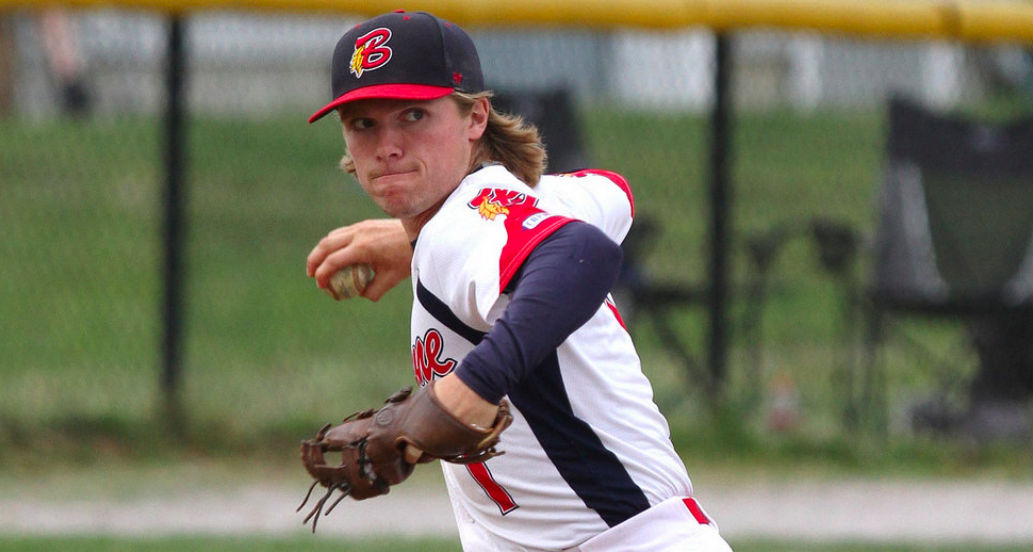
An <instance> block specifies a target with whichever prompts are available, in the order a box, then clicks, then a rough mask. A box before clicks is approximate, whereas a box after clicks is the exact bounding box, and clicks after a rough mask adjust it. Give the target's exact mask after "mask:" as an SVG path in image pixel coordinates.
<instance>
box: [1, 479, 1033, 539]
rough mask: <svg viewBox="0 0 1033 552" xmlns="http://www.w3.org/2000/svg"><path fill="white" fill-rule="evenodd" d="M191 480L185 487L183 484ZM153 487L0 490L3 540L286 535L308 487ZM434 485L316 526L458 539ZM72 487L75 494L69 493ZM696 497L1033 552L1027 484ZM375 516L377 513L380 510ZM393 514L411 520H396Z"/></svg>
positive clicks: (841, 534)
mask: <svg viewBox="0 0 1033 552" xmlns="http://www.w3.org/2000/svg"><path fill="white" fill-rule="evenodd" d="M188 483H189V482H188ZM193 483H194V484H185V485H184V486H178V485H173V484H164V485H157V486H156V488H155V491H156V492H154V493H148V492H146V491H134V492H126V493H120V492H117V491H116V490H112V489H107V490H105V491H103V492H101V491H99V490H97V489H92V490H91V489H89V488H82V487H81V486H80V487H79V488H73V489H72V490H71V492H70V494H71V496H62V493H61V492H60V491H59V490H57V489H50V490H47V491H41V490H40V489H42V487H39V486H36V487H33V486H28V487H19V486H18V485H17V484H16V483H11V482H8V483H7V484H5V485H2V486H0V489H2V490H3V492H2V494H0V534H3V533H6V534H82V533H100V534H125V535H138V536H139V535H151V536H154V535H167V534H175V533H192V534H229V535H233V534H247V535H254V534H270V535H276V534H286V533H290V532H301V531H305V530H306V528H303V527H302V526H301V524H300V522H301V517H302V516H301V515H300V514H296V513H295V512H294V509H295V507H296V506H297V504H298V503H299V502H300V498H301V495H302V494H303V490H304V485H298V486H296V485H294V484H293V482H291V484H285V483H268V484H254V483H249V484H247V485H245V486H239V487H235V486H233V485H232V484H216V485H206V484H201V485H198V484H197V483H198V482H196V481H194V482H193ZM438 483H439V482H436V481H421V482H417V483H415V484H413V485H410V486H405V485H403V486H400V487H396V488H395V489H394V490H392V492H391V494H389V495H387V496H385V497H380V498H377V499H375V500H369V501H364V502H361V503H360V502H354V501H344V502H342V503H341V504H340V505H339V506H338V508H337V509H336V510H335V511H334V512H333V514H332V515H330V516H329V517H326V518H323V520H322V521H321V522H320V525H319V529H320V531H319V533H320V535H322V536H323V537H328V536H329V537H333V536H334V535H340V534H344V533H347V534H352V535H354V534H359V533H362V534H371V535H372V534H393V535H398V534H402V535H425V534H432V535H444V536H449V535H455V527H454V523H453V521H452V516H451V509H450V507H449V503H448V498H447V497H446V496H445V494H444V491H443V487H442V486H441V485H440V484H438ZM73 487H74V486H73ZM696 497H697V498H698V499H699V500H700V502H701V503H702V504H703V505H704V508H706V509H707V511H708V512H709V513H710V514H711V515H712V516H713V517H714V518H715V519H716V520H717V521H718V523H719V525H720V527H721V532H722V533H723V534H724V535H725V536H726V537H727V538H729V539H736V538H758V537H775V538H787V539H808V540H862V541H894V542H905V541H907V542H910V541H914V542H951V541H953V542H960V541H983V542H1000V543H1009V542H1010V543H1014V542H1021V543H1024V542H1030V543H1033V480H1025V481H1018V482H1016V481H1007V480H959V481H953V480H945V479H935V480H906V479H877V480H872V479H836V480H828V479H806V478H792V479H787V480H777V479H773V478H766V479H765V478H753V479H748V480H738V481H715V482H706V483H705V484H704V483H702V482H700V481H698V480H697V481H696ZM378 512H379V513H378ZM399 512H405V513H407V514H408V515H407V516H406V518H405V519H404V522H401V523H400V522H399V521H398V514H399Z"/></svg>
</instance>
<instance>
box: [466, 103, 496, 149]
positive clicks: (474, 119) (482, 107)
mask: <svg viewBox="0 0 1033 552" xmlns="http://www.w3.org/2000/svg"><path fill="white" fill-rule="evenodd" d="M490 113H491V104H490V103H489V102H488V98H477V101H476V102H474V104H473V107H472V108H471V109H470V127H469V133H468V136H469V138H470V141H471V142H475V141H477V140H480V139H481V136H483V135H484V130H485V129H486V128H488V115H489V114H490Z"/></svg>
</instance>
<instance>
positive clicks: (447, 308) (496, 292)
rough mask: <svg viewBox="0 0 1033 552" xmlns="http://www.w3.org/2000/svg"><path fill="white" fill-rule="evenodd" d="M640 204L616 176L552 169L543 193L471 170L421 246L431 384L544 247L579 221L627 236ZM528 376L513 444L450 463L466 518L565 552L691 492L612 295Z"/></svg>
mask: <svg viewBox="0 0 1033 552" xmlns="http://www.w3.org/2000/svg"><path fill="white" fill-rule="evenodd" d="M632 214H633V204H632V201H631V193H630V190H629V189H628V188H627V186H626V183H625V182H624V179H623V178H622V177H620V176H619V175H616V174H615V173H606V172H604V171H582V172H579V173H573V174H570V175H559V176H557V175H550V176H544V177H542V181H541V182H540V184H539V185H538V186H537V187H536V188H534V189H532V188H530V187H528V186H527V185H525V184H524V183H522V182H520V181H519V180H518V179H517V178H516V177H514V176H513V175H512V174H510V173H509V172H508V171H507V170H506V169H505V168H503V167H501V166H488V167H485V168H483V169H481V170H479V171H476V172H475V173H473V174H471V175H469V176H468V177H466V178H465V179H464V180H463V181H462V182H461V183H460V184H459V186H458V188H457V189H456V190H455V191H454V192H453V193H452V194H451V195H450V196H449V197H448V198H447V199H446V201H445V203H444V204H443V205H442V207H441V209H440V210H439V211H438V212H437V213H436V214H435V215H434V217H433V218H432V219H431V220H430V221H429V222H428V223H427V224H426V225H425V226H424V227H423V229H422V231H421V232H420V235H419V237H418V238H417V241H416V245H415V249H414V253H413V264H412V283H413V296H414V301H413V311H412V353H413V366H414V372H415V376H416V380H417V383H418V384H419V385H420V386H421V387H422V386H424V385H426V383H427V382H428V381H430V380H431V379H432V378H439V377H443V376H445V375H447V374H448V373H451V372H452V370H454V369H455V368H456V367H457V366H458V365H459V363H460V362H461V361H462V359H463V358H464V357H465V356H466V354H467V353H469V352H470V351H471V350H472V349H473V348H474V346H475V345H476V344H477V343H478V342H479V341H480V340H481V338H482V337H483V336H484V335H485V334H486V333H487V332H488V331H489V330H490V329H491V328H492V325H493V324H494V323H495V321H496V320H498V319H499V318H500V317H501V315H502V312H503V311H504V309H505V308H506V305H507V304H508V302H509V299H508V296H507V295H506V294H505V293H503V290H505V288H506V285H507V284H508V283H509V281H510V279H511V278H512V277H513V276H514V274H515V273H516V270H517V269H518V268H519V267H520V265H521V264H522V263H523V261H524V260H525V259H526V257H527V255H528V254H529V253H530V252H531V250H532V249H533V248H534V247H535V245H537V244H538V243H540V242H541V241H542V240H543V239H545V238H546V237H548V236H549V235H550V234H551V233H552V232H554V231H555V230H556V229H558V228H560V227H562V226H563V225H564V224H566V223H568V222H570V221H571V220H575V219H577V220H585V221H586V222H589V223H592V224H594V225H596V226H597V227H599V228H600V229H602V230H603V231H604V232H605V233H606V234H607V235H608V236H610V238H611V239H613V240H615V241H617V242H620V241H621V240H623V238H624V236H625V235H626V233H627V231H628V229H629V228H630V225H631V217H632ZM525 379H526V380H528V381H521V382H520V383H519V384H518V385H517V386H516V387H515V388H514V389H511V390H510V393H509V394H508V395H507V397H506V398H507V400H508V401H509V403H510V406H511V410H512V413H513V424H512V425H511V426H510V427H509V429H507V430H506V431H505V432H503V434H502V438H501V441H500V442H499V445H498V449H499V450H501V451H504V452H505V454H503V455H501V456H498V457H495V458H492V459H491V460H488V461H486V462H484V463H479V464H471V465H457V464H448V463H444V462H442V467H443V470H444V474H445V481H446V483H447V486H448V490H449V494H450V497H451V499H452V501H453V504H454V506H455V509H456V515H457V521H458V522H459V523H460V524H462V523H463V521H462V519H463V518H464V517H466V516H469V519H470V521H472V522H473V523H476V524H478V525H480V526H481V527H483V528H484V529H486V530H487V531H488V532H489V533H491V534H492V535H493V536H494V537H495V539H496V543H497V544H498V543H505V544H498V547H499V549H500V550H559V549H563V548H568V547H572V546H575V545H578V544H580V543H582V542H584V541H586V540H587V539H589V538H591V537H593V536H595V535H598V534H599V533H602V532H604V531H606V530H607V529H608V528H610V527H612V526H614V525H616V524H618V523H620V522H622V521H624V520H626V519H628V518H629V517H631V516H633V515H635V514H637V513H639V512H641V511H642V510H644V509H646V508H648V507H650V506H654V505H656V504H659V503H660V502H662V501H664V500H665V499H668V498H671V497H679V496H684V497H687V496H690V495H691V493H692V488H691V484H690V482H689V477H688V475H687V473H686V471H685V467H684V464H683V463H682V461H681V459H680V458H679V457H678V455H677V453H676V452H675V450H674V447H673V446H672V444H671V442H670V432H669V428H668V425H667V422H666V420H665V419H664V418H663V416H662V415H661V414H660V412H659V410H658V408H657V407H656V405H655V404H654V402H653V392H652V387H651V385H650V383H649V381H648V380H647V379H646V377H645V376H644V375H643V374H642V370H641V367H640V363H639V359H638V355H637V354H636V352H635V348H634V346H633V344H632V342H631V338H630V336H629V335H628V333H627V331H626V329H625V328H624V325H623V323H622V322H621V320H620V316H619V314H618V313H617V309H616V307H615V306H614V304H613V302H612V300H610V299H609V298H608V299H607V300H606V301H605V302H604V303H603V304H601V305H600V306H599V309H598V311H597V312H596V313H595V314H594V315H593V316H592V318H591V319H590V320H589V321H588V322H586V323H585V324H584V325H583V326H581V327H580V328H579V329H578V330H576V331H575V332H574V333H573V334H571V335H570V336H569V337H568V338H567V340H566V341H564V342H563V343H562V344H561V345H560V347H559V348H558V349H557V350H556V353H555V354H553V355H550V357H548V358H547V359H546V360H545V361H544V362H543V363H542V364H541V365H540V366H539V367H538V368H536V369H535V370H534V371H533V372H532V373H531V375H530V376H528V377H527V378H525ZM461 529H462V528H461ZM461 533H462V530H461Z"/></svg>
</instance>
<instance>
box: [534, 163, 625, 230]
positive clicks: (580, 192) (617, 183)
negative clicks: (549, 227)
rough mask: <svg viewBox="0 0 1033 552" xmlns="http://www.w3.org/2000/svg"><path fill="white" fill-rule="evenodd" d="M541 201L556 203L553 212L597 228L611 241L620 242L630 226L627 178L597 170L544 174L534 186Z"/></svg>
mask: <svg viewBox="0 0 1033 552" xmlns="http://www.w3.org/2000/svg"><path fill="white" fill-rule="evenodd" d="M536 192H538V193H539V194H540V195H541V196H542V198H543V202H546V201H548V202H549V204H550V205H551V204H553V203H555V204H556V206H557V207H556V211H557V212H567V213H571V215H572V216H574V217H575V218H578V219H580V220H583V221H585V222H587V223H589V224H591V225H593V226H595V227H596V228H599V229H600V230H602V231H603V233H604V234H606V235H607V236H608V237H609V238H610V239H611V240H613V241H615V242H617V243H621V242H622V241H623V240H624V238H625V237H626V236H627V234H628V230H630V229H631V223H632V220H633V219H634V216H635V198H634V196H633V194H632V191H631V186H630V185H629V184H628V181H627V179H625V178H624V177H623V176H621V175H620V174H618V173H615V172H612V171H606V170H601V169H584V170H580V171H576V172H571V173H563V174H554V175H545V176H543V177H542V179H541V181H540V182H539V183H538V186H537V187H536Z"/></svg>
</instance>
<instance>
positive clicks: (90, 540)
mask: <svg viewBox="0 0 1033 552" xmlns="http://www.w3.org/2000/svg"><path fill="white" fill-rule="evenodd" d="M729 544H730V545H731V546H732V548H733V549H734V550H735V551H736V552H1025V551H1027V550H1029V547H1028V546H1018V545H1014V546H1008V545H992V544H980V543H961V544H948V545H920V544H903V545H879V544H863V543H824V542H817V543H813V542H810V543H801V542H786V541H744V542H730V543H729ZM73 550H74V551H75V552H129V551H132V552H137V551H147V552H193V551H202V550H204V551H208V550H219V551H221V552H238V551H239V552H245V551H246V552H287V551H292V550H305V551H308V552H321V551H324V550H325V551H327V552H329V551H331V550H332V551H335V552H455V551H457V550H459V546H458V543H456V542H453V541H449V540H434V539H419V540H369V539H362V540H346V539H340V538H332V537H320V538H309V537H308V536H304V537H296V538H282V539H279V538H277V539H262V538H246V539H245V538H230V537H175V538H148V539H140V538H136V539H132V538H127V539H117V538H107V537H53V538H50V537H28V538H11V537H0V552H16V551H17V552H57V551H73Z"/></svg>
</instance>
